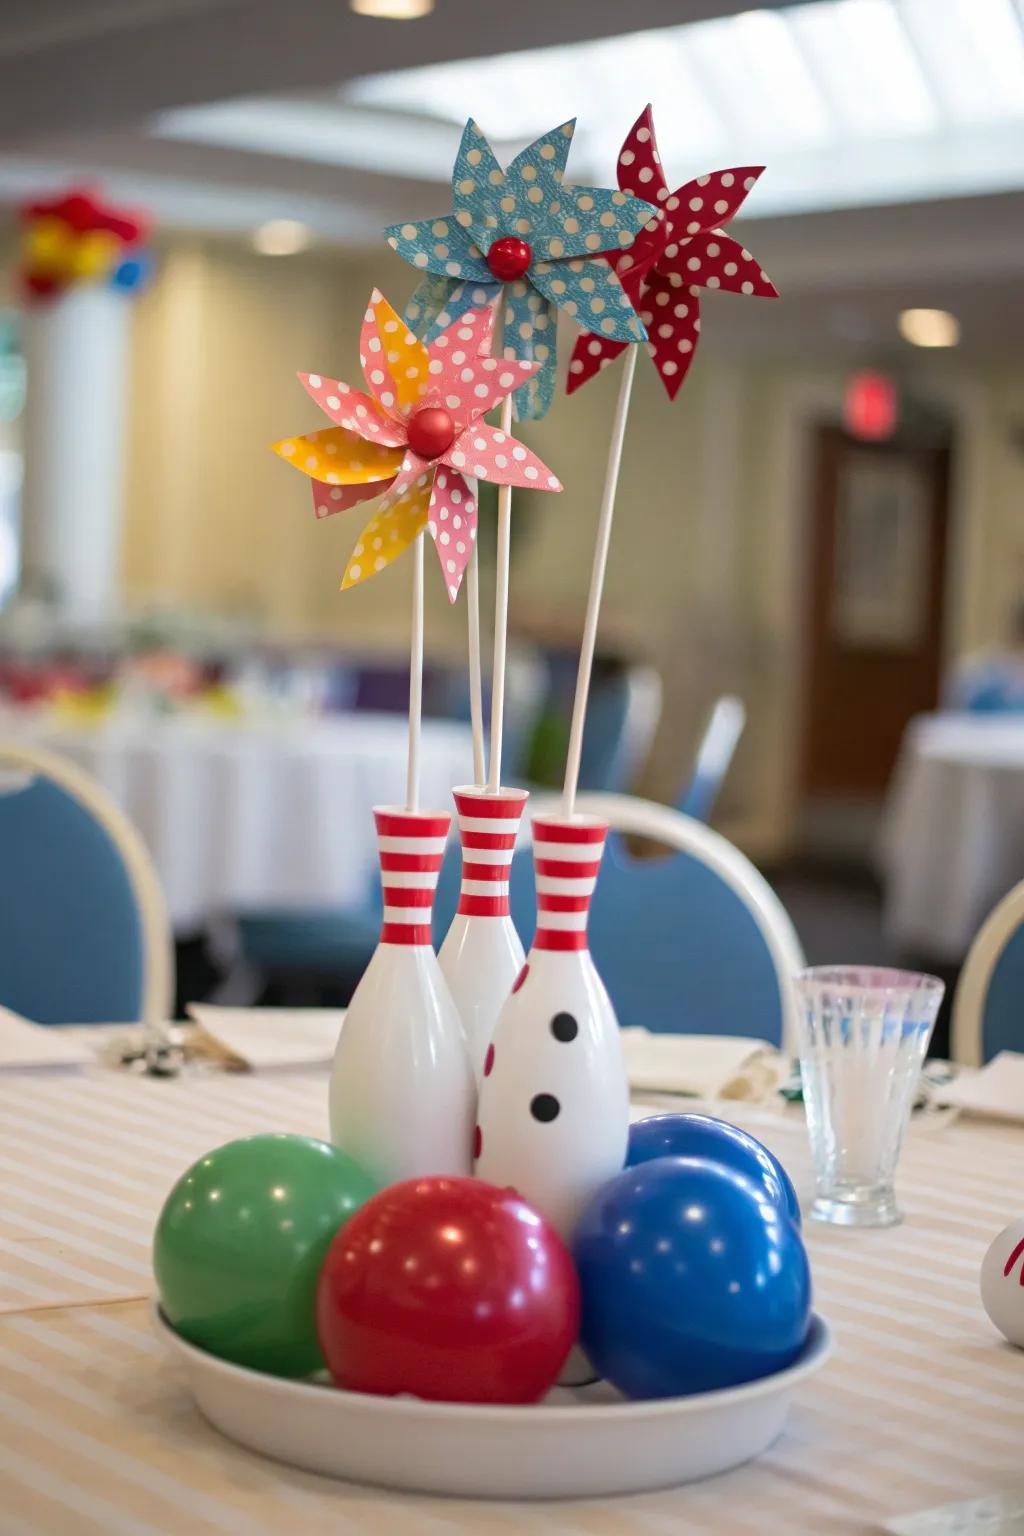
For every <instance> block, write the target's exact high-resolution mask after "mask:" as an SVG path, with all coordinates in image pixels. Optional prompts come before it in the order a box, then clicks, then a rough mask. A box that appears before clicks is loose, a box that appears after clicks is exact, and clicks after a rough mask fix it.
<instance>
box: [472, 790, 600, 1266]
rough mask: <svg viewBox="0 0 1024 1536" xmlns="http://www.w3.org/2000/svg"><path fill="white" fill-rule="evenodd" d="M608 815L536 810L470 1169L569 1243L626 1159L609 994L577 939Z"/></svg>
mask: <svg viewBox="0 0 1024 1536" xmlns="http://www.w3.org/2000/svg"><path fill="white" fill-rule="evenodd" d="M607 830H608V828H607V824H606V823H605V822H603V821H600V820H598V819H596V818H595V817H587V816H574V817H572V818H571V819H570V818H565V817H560V816H543V817H541V816H537V817H534V821H533V856H534V868H535V871H536V879H537V932H536V934H535V936H534V940H533V946H532V948H531V950H530V954H529V958H528V960H527V963H526V965H525V967H524V969H523V971H522V974H521V976H520V978H519V980H518V981H517V982H516V984H515V988H514V990H513V993H512V996H511V997H510V998H509V999H508V1002H507V1003H506V1004H505V1006H504V1008H503V1009H502V1011H501V1015H500V1017H499V1019H498V1023H497V1026H496V1028H495V1031H494V1039H493V1042H492V1043H493V1051H492V1052H491V1054H490V1057H489V1059H488V1063H487V1068H488V1070H487V1071H486V1072H485V1075H484V1078H483V1081H482V1082H481V1085H480V1100H479V1104H478V1107H477V1129H476V1133H475V1136H474V1143H475V1145H474V1156H475V1164H474V1172H475V1173H476V1174H477V1175H478V1177H479V1178H481V1179H486V1180H488V1182H489V1183H492V1184H499V1185H506V1184H510V1185H512V1186H513V1187H514V1188H515V1189H516V1190H518V1192H519V1194H520V1195H522V1197H523V1199H524V1200H526V1201H528V1202H529V1204H531V1205H534V1206H536V1207H537V1209H538V1210H539V1211H542V1212H543V1213H544V1215H546V1216H547V1217H548V1218H549V1219H550V1220H551V1221H552V1222H553V1223H554V1224H555V1226H556V1227H557V1228H558V1229H559V1231H560V1232H561V1233H562V1235H563V1237H565V1238H566V1239H567V1240H571V1238H572V1235H573V1231H574V1229H575V1226H576V1223H577V1221H578V1219H579V1216H580V1214H581V1212H582V1209H583V1207H584V1205H585V1204H586V1203H587V1201H588V1200H589V1198H590V1196H591V1195H592V1194H593V1193H594V1191H595V1190H596V1189H597V1188H598V1187H599V1186H600V1185H601V1184H603V1183H605V1182H606V1180H608V1179H610V1178H613V1177H614V1176H615V1174H617V1173H618V1172H620V1170H621V1169H622V1166H623V1164H624V1162H625V1158H626V1138H627V1135H628V1131H629V1093H628V1088H627V1083H626V1069H625V1064H624V1062H623V1058H622V1046H621V1043H620V1040H619V1029H618V1024H617V1022H616V1019H615V1013H614V1010H613V1009H612V1005H611V1001H610V999H609V997H608V994H607V992H606V991H605V989H604V985H603V983H602V981H601V978H600V977H599V976H598V974H597V971H596V970H595V968H594V962H593V960H592V959H591V958H590V951H589V949H588V947H587V926H586V925H587V912H588V909H589V906H590V898H591V896H592V895H593V891H594V885H595V882H596V880H597V873H598V870H599V868H600V864H601V854H602V852H603V850H604V840H605V835H606V833H607Z"/></svg>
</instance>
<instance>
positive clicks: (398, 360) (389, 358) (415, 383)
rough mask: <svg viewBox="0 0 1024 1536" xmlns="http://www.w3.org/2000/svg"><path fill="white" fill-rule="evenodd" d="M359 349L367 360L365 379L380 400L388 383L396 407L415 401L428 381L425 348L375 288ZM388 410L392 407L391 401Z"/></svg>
mask: <svg viewBox="0 0 1024 1536" xmlns="http://www.w3.org/2000/svg"><path fill="white" fill-rule="evenodd" d="M359 350H360V352H361V353H362V355H363V357H364V358H365V359H366V363H365V365H364V366H365V370H366V378H367V381H368V382H369V384H370V387H371V388H372V389H373V391H374V393H375V394H376V395H377V398H378V399H379V400H380V399H383V395H382V394H381V390H382V389H384V390H388V386H389V385H390V390H391V391H393V393H394V396H395V401H394V404H395V406H397V408H398V410H400V411H405V410H408V408H409V407H410V406H413V405H415V404H416V401H417V400H418V399H419V398H420V396H421V395H422V394H423V392H424V390H425V389H426V387H427V385H428V383H429V382H430V358H429V357H428V355H427V349H426V347H425V346H424V345H423V343H422V342H421V341H417V339H416V337H415V336H414V335H413V333H412V331H410V329H409V327H408V326H407V325H406V323H405V321H404V320H403V319H402V318H401V316H400V315H396V314H395V311H394V310H393V309H392V308H391V305H390V304H389V303H388V301H387V299H386V298H385V297H384V295H383V294H382V293H380V292H378V290H377V289H374V291H373V293H372V295H371V297H370V307H369V308H368V309H367V311H366V318H365V320H364V322H363V331H362V338H361V340H360V344H359ZM378 375H379V377H378ZM389 409H393V407H391V406H390V404H389Z"/></svg>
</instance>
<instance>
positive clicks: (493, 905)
mask: <svg viewBox="0 0 1024 1536" xmlns="http://www.w3.org/2000/svg"><path fill="white" fill-rule="evenodd" d="M459 911H460V912H461V913H462V914H463V915H464V916H465V917H508V915H509V912H510V908H509V904H508V897H507V896H470V895H462V896H460V897H459Z"/></svg>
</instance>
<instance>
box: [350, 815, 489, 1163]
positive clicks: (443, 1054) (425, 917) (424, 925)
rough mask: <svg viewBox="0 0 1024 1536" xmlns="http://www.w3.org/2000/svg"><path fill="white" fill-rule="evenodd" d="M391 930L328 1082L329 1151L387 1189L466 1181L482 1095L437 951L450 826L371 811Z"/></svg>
mask: <svg viewBox="0 0 1024 1536" xmlns="http://www.w3.org/2000/svg"><path fill="white" fill-rule="evenodd" d="M373 814H374V817H375V819H376V822H377V841H378V846H379V849H380V864H381V880H382V884H383V888H384V925H383V927H382V929H381V935H380V943H379V944H378V945H377V948H376V950H375V951H374V953H373V958H372V959H371V961H370V963H369V965H368V966H367V968H366V971H365V973H364V975H363V978H362V980H361V981H360V983H359V985H358V987H357V988H356V990H355V993H354V995H353V997H352V1001H351V1002H350V1003H349V1006H348V1010H347V1012H346V1014H345V1022H344V1024H343V1025H342V1029H341V1034H340V1036H339V1038H338V1045H337V1049H336V1050H335V1053H334V1066H333V1068H332V1071H331V1087H330V1119H331V1140H332V1141H333V1142H334V1144H335V1146H337V1147H340V1148H341V1149H342V1150H343V1151H345V1152H348V1153H349V1154H350V1155H351V1156H352V1157H354V1158H355V1160H356V1162H357V1163H359V1164H361V1165H362V1167H363V1168H365V1170H366V1172H367V1173H368V1174H370V1176H371V1177H372V1178H374V1179H376V1180H377V1181H378V1182H379V1183H380V1184H382V1185H384V1184H394V1183H396V1182H397V1181H398V1180H399V1179H410V1178H416V1177H419V1176H421V1175H423V1174H430V1173H454V1174H466V1173H469V1171H470V1163H471V1143H472V1135H473V1112H474V1106H475V1102H476V1087H475V1084H474V1081H473V1071H472V1068H471V1066H470V1061H469V1052H468V1050H467V1047H466V1038H465V1034H464V1031H463V1028H462V1021H461V1019H460V1018H459V1014H458V1010H457V1009H456V1007H455V1004H454V1003H453V1002H452V999H451V994H450V993H449V991H448V985H447V983H446V981H445V979H444V977H443V976H442V974H441V969H440V966H439V965H438V963H437V956H436V955H435V954H434V950H433V947H432V944H431V931H430V916H431V907H432V905H433V900H434V889H435V887H436V885H437V876H438V871H439V870H440V868H441V860H442V858H443V856H444V847H445V841H446V838H447V834H448V828H449V825H450V823H451V817H450V816H449V815H448V814H447V812H444V811H418V812H412V811H406V810H403V809H401V808H400V807H395V806H378V807H376V808H375V809H374V813H373Z"/></svg>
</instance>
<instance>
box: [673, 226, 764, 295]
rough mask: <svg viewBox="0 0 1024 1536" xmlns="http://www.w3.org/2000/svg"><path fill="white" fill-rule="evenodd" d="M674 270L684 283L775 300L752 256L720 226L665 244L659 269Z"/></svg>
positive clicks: (761, 269)
mask: <svg viewBox="0 0 1024 1536" xmlns="http://www.w3.org/2000/svg"><path fill="white" fill-rule="evenodd" d="M666 269H667V270H668V271H670V272H674V273H678V274H679V275H680V276H681V277H682V278H683V281H684V282H685V283H687V284H690V285H693V284H696V285H698V286H699V287H701V288H722V289H724V290H725V291H726V292H727V293H747V294H753V295H755V297H757V298H759V299H777V298H778V296H779V291H778V289H777V288H776V286H775V284H774V283H773V282H772V280H771V278H770V277H769V276H768V274H767V272H765V271H764V269H763V268H762V267H761V266H759V264H758V263H757V261H756V260H755V259H754V257H753V256H752V255H751V254H750V252H749V251H748V250H747V249H746V247H745V246H742V245H740V243H739V241H738V240H734V239H733V238H732V236H731V235H725V234H723V233H722V231H721V230H720V229H712V230H708V231H707V232H706V233H704V234H700V235H694V236H693V238H692V239H691V240H683V241H681V242H680V244H679V245H678V247H676V246H675V244H674V242H673V244H671V245H667V246H666V247H665V257H664V265H663V270H666Z"/></svg>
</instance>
